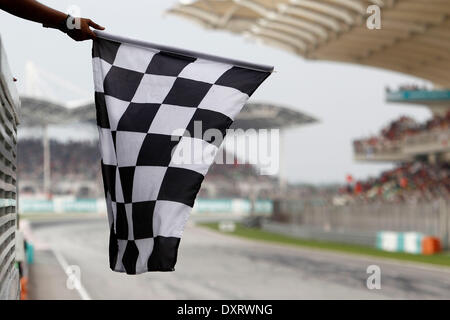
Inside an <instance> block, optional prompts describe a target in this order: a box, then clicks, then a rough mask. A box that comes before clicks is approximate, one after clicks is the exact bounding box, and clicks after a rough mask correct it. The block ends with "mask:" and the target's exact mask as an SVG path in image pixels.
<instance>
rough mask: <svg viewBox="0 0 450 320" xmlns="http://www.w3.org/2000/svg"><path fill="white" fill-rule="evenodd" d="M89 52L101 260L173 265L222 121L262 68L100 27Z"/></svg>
mask: <svg viewBox="0 0 450 320" xmlns="http://www.w3.org/2000/svg"><path fill="white" fill-rule="evenodd" d="M112 37H114V38H112ZM92 55H93V71H94V83H95V103H96V110H97V125H98V130H99V136H100V149H101V150H100V151H101V156H102V161H101V167H102V175H103V182H104V188H105V197H106V203H107V211H108V220H109V227H110V242H109V258H110V267H111V269H112V270H114V271H118V272H126V273H128V274H139V273H143V272H147V271H173V270H174V267H175V263H176V260H177V251H178V246H179V244H180V238H181V236H182V233H183V229H184V226H185V224H186V221H187V219H188V216H189V213H190V211H191V209H192V206H193V205H194V200H195V197H196V195H197V193H198V191H199V189H200V186H201V183H202V181H203V178H204V176H205V174H206V172H207V171H208V168H209V166H210V165H211V164H212V162H213V160H214V158H215V154H216V152H217V150H218V148H219V146H220V143H221V141H222V138H223V137H224V136H225V133H226V129H227V128H229V126H230V125H231V124H232V122H233V119H234V118H235V117H236V115H237V114H238V113H239V111H240V110H241V108H242V107H243V106H244V104H245V102H246V101H247V100H248V98H249V97H250V96H251V95H252V93H253V92H254V91H255V90H256V89H257V88H258V86H259V85H260V84H261V83H262V82H263V81H264V80H265V79H266V78H267V77H268V76H269V74H270V72H271V70H268V69H266V70H261V69H259V70H258V69H257V68H256V67H254V66H253V65H252V66H251V67H248V65H247V66H245V65H243V64H242V63H239V62H235V61H227V60H225V59H222V58H216V57H211V56H207V55H201V54H196V53H192V52H188V51H182V50H179V49H173V48H169V49H167V47H164V48H162V47H161V46H157V45H151V44H144V43H139V42H133V41H128V40H127V41H125V40H124V39H120V38H117V37H115V36H105V35H103V36H102V35H100V34H99V37H98V38H97V39H96V40H95V41H94V46H93V50H92ZM211 132H212V134H211ZM218 133H220V135H222V137H220V135H219V134H218Z"/></svg>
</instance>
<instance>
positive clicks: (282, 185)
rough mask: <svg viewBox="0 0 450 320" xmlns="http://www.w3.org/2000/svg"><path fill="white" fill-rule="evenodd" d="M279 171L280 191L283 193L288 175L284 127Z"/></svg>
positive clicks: (281, 134)
mask: <svg viewBox="0 0 450 320" xmlns="http://www.w3.org/2000/svg"><path fill="white" fill-rule="evenodd" d="M279 144H280V145H279V153H280V160H279V166H280V168H279V173H278V181H279V184H280V192H281V193H283V192H284V191H285V190H286V188H287V176H286V166H285V160H284V158H285V146H284V144H285V132H284V130H283V129H280V142H279Z"/></svg>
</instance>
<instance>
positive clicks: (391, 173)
mask: <svg viewBox="0 0 450 320" xmlns="http://www.w3.org/2000/svg"><path fill="white" fill-rule="evenodd" d="M339 193H340V195H346V196H348V200H349V201H365V202H371V201H380V200H381V201H388V202H405V201H408V202H421V201H430V200H434V199H439V198H446V199H448V198H449V197H450V164H449V163H445V162H444V163H439V164H429V163H426V162H419V161H416V162H411V163H406V164H402V165H399V166H397V167H396V168H394V169H392V170H387V171H385V172H383V173H382V174H381V175H380V176H379V177H377V178H370V179H367V180H365V181H355V182H353V183H348V184H347V185H346V186H343V187H341V188H340V190H339Z"/></svg>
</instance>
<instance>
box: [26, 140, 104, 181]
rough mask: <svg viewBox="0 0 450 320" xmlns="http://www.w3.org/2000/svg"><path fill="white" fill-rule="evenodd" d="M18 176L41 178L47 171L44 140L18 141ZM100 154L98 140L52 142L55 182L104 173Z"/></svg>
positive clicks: (81, 178)
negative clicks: (101, 167) (45, 167)
mask: <svg viewBox="0 0 450 320" xmlns="http://www.w3.org/2000/svg"><path fill="white" fill-rule="evenodd" d="M18 155H19V156H18V175H19V179H23V180H38V179H42V178H43V174H44V169H43V168H44V165H43V163H44V159H43V158H44V152H43V145H42V141H41V140H37V139H21V140H19V142H18ZM99 164H100V154H99V149H98V146H97V143H96V142H86V141H82V142H78V141H70V142H66V143H63V142H59V141H56V140H51V141H50V171H51V178H52V181H58V180H62V179H65V180H69V181H70V180H94V179H96V178H97V177H98V175H99V174H100V165H99Z"/></svg>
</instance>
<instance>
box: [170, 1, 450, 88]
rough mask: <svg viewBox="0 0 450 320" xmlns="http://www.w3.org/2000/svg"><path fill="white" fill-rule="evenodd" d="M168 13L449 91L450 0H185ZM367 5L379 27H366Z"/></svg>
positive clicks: (305, 54) (306, 54)
mask: <svg viewBox="0 0 450 320" xmlns="http://www.w3.org/2000/svg"><path fill="white" fill-rule="evenodd" d="M182 2H183V4H179V5H177V6H175V7H173V8H172V9H170V10H169V13H172V14H176V15H180V16H183V17H186V18H189V19H193V20H195V21H198V22H200V23H201V24H202V25H204V26H206V27H209V28H214V29H227V30H230V31H232V32H236V33H243V34H246V35H251V36H253V37H256V38H258V39H260V40H262V41H263V42H266V43H269V44H273V45H276V46H278V47H282V48H284V49H287V50H289V51H292V52H294V53H296V54H298V55H301V56H303V57H305V58H308V59H321V60H330V61H341V62H350V63H357V64H362V65H367V66H374V67H380V68H383V69H389V70H393V71H399V72H403V73H406V74H410V75H413V76H417V77H420V78H424V79H428V80H430V81H432V82H434V83H435V84H437V85H440V86H442V87H447V88H450V73H449V72H448V70H449V69H450V50H449V49H450V1H443V0H190V1H182ZM369 5H378V6H379V7H381V29H380V30H369V29H368V28H367V27H366V19H367V17H368V16H369V15H370V14H368V13H367V9H368V7H369Z"/></svg>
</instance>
